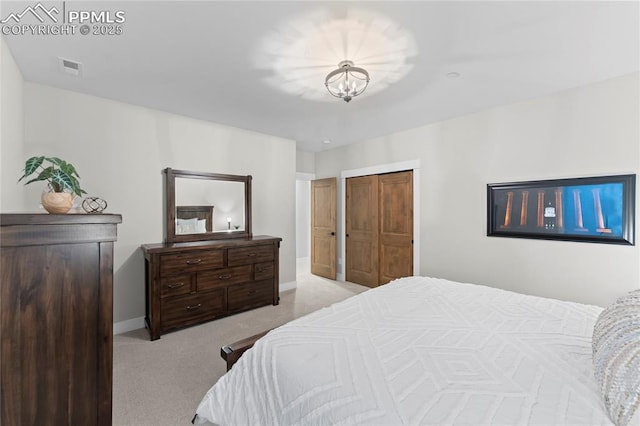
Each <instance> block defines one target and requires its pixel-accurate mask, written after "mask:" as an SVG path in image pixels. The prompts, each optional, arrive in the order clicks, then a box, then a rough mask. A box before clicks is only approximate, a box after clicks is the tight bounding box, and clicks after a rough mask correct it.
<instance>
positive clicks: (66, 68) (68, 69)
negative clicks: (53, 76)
mask: <svg viewBox="0 0 640 426" xmlns="http://www.w3.org/2000/svg"><path fill="white" fill-rule="evenodd" d="M58 60H59V61H60V70H61V71H63V72H65V73H67V74H70V75H74V76H80V75H81V74H82V64H81V63H80V62H76V61H72V60H69V59H64V58H58Z"/></svg>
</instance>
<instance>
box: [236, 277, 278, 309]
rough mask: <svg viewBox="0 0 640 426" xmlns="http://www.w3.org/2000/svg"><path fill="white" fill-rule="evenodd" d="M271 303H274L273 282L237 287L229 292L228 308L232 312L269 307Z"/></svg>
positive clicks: (259, 282)
mask: <svg viewBox="0 0 640 426" xmlns="http://www.w3.org/2000/svg"><path fill="white" fill-rule="evenodd" d="M271 302H273V282H272V281H271V280H266V281H258V282H254V283H249V284H241V285H236V286H233V287H229V289H228V290H227V306H228V308H229V310H230V311H235V310H240V309H245V308H250V307H253V306H258V305H267V304H269V303H271Z"/></svg>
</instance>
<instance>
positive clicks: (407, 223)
mask: <svg viewBox="0 0 640 426" xmlns="http://www.w3.org/2000/svg"><path fill="white" fill-rule="evenodd" d="M378 187H379V194H380V195H379V200H380V279H379V284H386V283H388V282H389V281H391V280H393V279H395V278H401V277H408V276H412V275H413V171H406V172H398V173H389V174H385V175H380V176H379V185H378Z"/></svg>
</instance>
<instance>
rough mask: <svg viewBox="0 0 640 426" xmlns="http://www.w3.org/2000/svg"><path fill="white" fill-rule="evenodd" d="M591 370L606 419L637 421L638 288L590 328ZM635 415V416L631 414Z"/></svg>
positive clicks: (639, 392) (639, 367) (639, 372)
mask: <svg viewBox="0 0 640 426" xmlns="http://www.w3.org/2000/svg"><path fill="white" fill-rule="evenodd" d="M593 369H594V375H595V378H596V381H597V382H598V385H599V386H600V393H601V394H602V398H603V400H604V405H605V408H606V409H607V413H608V414H609V418H610V419H611V420H612V421H613V422H614V423H615V424H616V425H617V426H627V425H630V424H636V422H637V421H638V420H640V409H638V407H639V406H640V290H635V291H632V292H630V293H628V294H626V295H625V296H622V297H621V298H619V299H618V300H616V302H615V303H614V304H612V305H611V306H609V307H607V308H606V309H605V310H604V311H602V313H601V314H600V316H599V317H598V320H597V321H596V324H595V326H594V328H593ZM634 414H635V416H634Z"/></svg>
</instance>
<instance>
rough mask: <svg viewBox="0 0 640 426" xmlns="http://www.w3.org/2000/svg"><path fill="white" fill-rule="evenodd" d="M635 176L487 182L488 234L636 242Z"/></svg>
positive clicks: (567, 239)
mask: <svg viewBox="0 0 640 426" xmlns="http://www.w3.org/2000/svg"><path fill="white" fill-rule="evenodd" d="M635 185H636V175H634V174H631V175H617V176H597V177H585V178H575V179H554V180H538V181H530V182H512V183H496V184H488V185H487V235H488V236H495V237H515V238H539V239H548V240H566V241H584V242H593V243H609V244H626V245H634V244H635V241H634V236H635V193H636V190H635Z"/></svg>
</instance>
